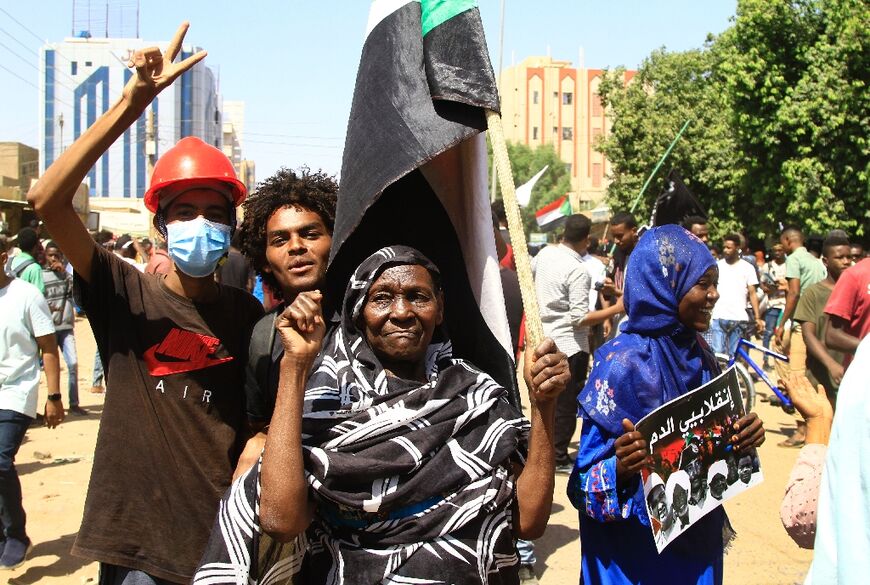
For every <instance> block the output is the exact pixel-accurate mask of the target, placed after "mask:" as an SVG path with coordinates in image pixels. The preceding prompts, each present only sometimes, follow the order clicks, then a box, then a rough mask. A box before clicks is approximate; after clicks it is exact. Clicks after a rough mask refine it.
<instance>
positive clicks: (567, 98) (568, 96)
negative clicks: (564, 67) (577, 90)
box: [562, 91, 574, 106]
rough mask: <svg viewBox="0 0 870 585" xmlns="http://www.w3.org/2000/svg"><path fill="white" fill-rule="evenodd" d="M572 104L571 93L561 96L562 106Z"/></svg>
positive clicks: (572, 97)
mask: <svg viewBox="0 0 870 585" xmlns="http://www.w3.org/2000/svg"><path fill="white" fill-rule="evenodd" d="M573 103H574V94H573V93H571V92H570V91H566V92H565V93H563V94H562V105H563V106H570V105H571V104H573Z"/></svg>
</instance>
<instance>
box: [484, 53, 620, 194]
mask: <svg viewBox="0 0 870 585" xmlns="http://www.w3.org/2000/svg"><path fill="white" fill-rule="evenodd" d="M604 73H605V71H604V70H603V69H586V68H575V67H572V66H571V62H570V61H557V60H555V59H553V58H551V57H527V58H526V59H524V60H523V61H522V62H521V63H519V64H518V65H514V66H511V67H508V68H506V69H504V70H503V71H502V73H501V75H500V76H499V92H500V93H501V108H502V119H503V120H504V129H505V138H506V139H507V140H508V141H510V142H520V143H523V144H527V145H529V146H531V147H533V148H534V147H536V146H540V145H542V144H552V145H553V146H554V147H555V149H556V152H557V153H558V154H559V157H560V158H561V159H562V160H563V161H565V163H566V164H567V165H568V168H569V170H570V173H571V189H572V191H571V193H570V194H569V195H570V199H571V205H572V207H573V208H574V210H575V211H577V210H584V209H592V208H594V207H595V206H596V205H598V203H599V202H601V200H602V199H603V198H604V193H605V190H606V189H607V173H608V164H607V159H605V158H604V155H602V154H601V153H600V152H598V151H596V150H595V144H596V141H597V140H598V139H599V137H601V136H607V134H608V132H610V127H611V124H612V121H611V119H610V118H609V117H608V116H607V112H606V111H605V109H604V108H603V107H602V105H601V98H600V97H599V96H598V86H599V85H600V83H601V80H602V77H603V75H604ZM635 73H637V72H636V71H625V73H624V80H623V81H624V83H628V82H629V81H631V79H632V78H633V77H634V75H635Z"/></svg>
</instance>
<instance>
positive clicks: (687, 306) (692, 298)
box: [677, 266, 719, 331]
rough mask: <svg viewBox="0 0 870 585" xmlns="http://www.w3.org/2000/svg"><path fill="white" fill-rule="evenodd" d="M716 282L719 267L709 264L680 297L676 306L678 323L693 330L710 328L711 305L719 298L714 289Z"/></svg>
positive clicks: (717, 280)
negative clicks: (693, 284)
mask: <svg viewBox="0 0 870 585" xmlns="http://www.w3.org/2000/svg"><path fill="white" fill-rule="evenodd" d="M718 284H719V269H718V268H717V267H716V266H711V267H710V269H709V270H707V272H705V273H704V274H703V275H702V276H701V278H699V279H698V282H696V283H695V286H693V287H692V288H690V289H689V292H687V293H686V294H685V295H683V298H682V299H680V304H679V306H678V308H677V312H678V314H679V317H680V323H682V324H683V325H685V326H686V327H688V328H690V329H694V330H695V331H706V330H707V329H709V328H710V316H711V315H712V314H713V306H714V305H715V304H716V301H718V300H719V291H718V290H717V289H716V286H717V285H718Z"/></svg>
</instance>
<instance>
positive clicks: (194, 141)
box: [145, 136, 248, 213]
mask: <svg viewBox="0 0 870 585" xmlns="http://www.w3.org/2000/svg"><path fill="white" fill-rule="evenodd" d="M200 181H220V182H222V183H226V185H227V186H228V187H229V188H230V189H231V190H232V196H233V204H234V205H239V204H240V203H241V202H242V201H244V200H245V196H247V194H248V191H247V189H245V185H244V184H242V182H241V181H239V179H238V178H237V177H236V170H235V169H234V168H233V163H231V162H230V159H228V158H227V157H226V155H225V154H224V153H222V152H221V151H220V150H218V149H217V148H215V147H214V146H212V145H210V144H206V143H205V142H203V141H202V140H200V139H199V138H196V137H195V136H188V137H187V138H182V139H181V140H179V141H178V144H176V145H175V146H173V147H172V148H170V149H169V150H167V151H166V153H165V154H164V155H163V156H161V157H160V158H159V159H158V160H157V164H156V165H154V173H153V174H152V175H151V186H150V187H148V191H146V192H145V207H147V208H148V210H149V211H150V212H151V213H157V208H158V207H159V202H160V199H161V191H162V190H163V189H166V187H169V186H170V185H175V184H178V183H185V182H190V183H192V184H195V183H197V182H200ZM192 186H193V185H192Z"/></svg>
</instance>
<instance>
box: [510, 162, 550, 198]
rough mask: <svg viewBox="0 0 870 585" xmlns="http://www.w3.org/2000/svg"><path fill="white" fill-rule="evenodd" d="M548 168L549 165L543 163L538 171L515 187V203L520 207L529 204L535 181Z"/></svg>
mask: <svg viewBox="0 0 870 585" xmlns="http://www.w3.org/2000/svg"><path fill="white" fill-rule="evenodd" d="M549 168H550V165H544V168H542V169H541V170H540V171H538V172H537V173H536V174H535V176H534V177H532V178H531V179H529V180H528V181H526V182H525V183H523V184H522V185H520V186H519V187H517V189H516V192H517V203H519V204H520V207H525V206H527V205H528V204H529V201H531V200H532V189H534V188H535V183H537V182H538V179H540V178H541V177H542V176H544V173H545V172H547V169H549Z"/></svg>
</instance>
